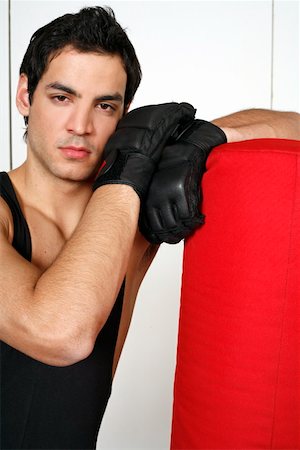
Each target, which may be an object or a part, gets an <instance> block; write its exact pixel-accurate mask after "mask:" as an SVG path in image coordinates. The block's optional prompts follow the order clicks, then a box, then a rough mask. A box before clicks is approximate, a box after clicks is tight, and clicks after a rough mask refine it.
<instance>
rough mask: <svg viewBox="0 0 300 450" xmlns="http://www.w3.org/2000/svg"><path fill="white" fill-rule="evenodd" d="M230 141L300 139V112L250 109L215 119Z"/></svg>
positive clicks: (214, 121) (215, 122)
mask: <svg viewBox="0 0 300 450" xmlns="http://www.w3.org/2000/svg"><path fill="white" fill-rule="evenodd" d="M213 123H214V124H215V125H217V126H219V127H220V128H222V130H223V131H224V132H225V134H226V136H227V140H228V142H237V141H243V140H248V139H259V138H282V139H296V140H298V139H300V114H298V113H295V112H279V111H271V110H267V109H249V110H245V111H240V112H236V113H233V114H230V115H228V116H224V117H220V118H218V119H216V120H213Z"/></svg>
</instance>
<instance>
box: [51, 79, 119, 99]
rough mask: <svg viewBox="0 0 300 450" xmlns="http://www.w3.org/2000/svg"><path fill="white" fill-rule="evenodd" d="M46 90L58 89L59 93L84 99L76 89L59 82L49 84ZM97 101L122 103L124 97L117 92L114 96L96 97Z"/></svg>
mask: <svg viewBox="0 0 300 450" xmlns="http://www.w3.org/2000/svg"><path fill="white" fill-rule="evenodd" d="M46 89H48V90H49V89H57V90H58V91H62V92H66V93H67V94H70V95H74V96H75V97H77V98H81V97H82V95H81V94H79V92H77V91H76V90H75V89H73V88H71V87H69V86H65V85H64V84H61V83H58V82H54V83H49V84H47V86H46ZM95 100H96V101H98V102H103V101H108V100H114V101H117V102H122V101H123V97H122V95H121V94H119V92H116V93H114V94H106V95H100V96H99V97H96V98H95Z"/></svg>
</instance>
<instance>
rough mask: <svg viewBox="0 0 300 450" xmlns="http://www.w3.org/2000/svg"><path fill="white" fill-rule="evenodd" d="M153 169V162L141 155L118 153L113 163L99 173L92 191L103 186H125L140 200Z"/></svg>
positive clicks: (145, 190)
mask: <svg viewBox="0 0 300 450" xmlns="http://www.w3.org/2000/svg"><path fill="white" fill-rule="evenodd" d="M155 167H156V164H155V162H154V161H153V160H152V159H151V158H149V157H147V156H145V155H143V154H141V153H122V152H119V153H118V155H117V157H116V159H115V160H114V162H113V163H112V164H111V165H110V166H109V167H106V166H104V168H103V170H101V171H100V173H99V175H98V177H97V179H96V181H95V182H94V185H93V190H96V189H97V188H98V187H100V186H103V185H105V184H127V185H129V186H132V187H133V188H134V190H135V191H136V192H137V194H138V195H139V197H140V198H141V199H142V198H143V197H144V195H145V194H146V192H147V189H148V185H149V183H150V180H151V178H152V175H153V172H154V170H155Z"/></svg>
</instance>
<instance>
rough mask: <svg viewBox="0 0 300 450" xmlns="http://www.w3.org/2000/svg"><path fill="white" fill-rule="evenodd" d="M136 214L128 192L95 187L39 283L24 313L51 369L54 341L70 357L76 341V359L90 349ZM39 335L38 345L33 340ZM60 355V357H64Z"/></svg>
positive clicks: (113, 293) (122, 267)
mask: <svg viewBox="0 0 300 450" xmlns="http://www.w3.org/2000/svg"><path fill="white" fill-rule="evenodd" d="M138 214H139V199H138V196H137V195H136V193H135V192H134V191H133V189H132V188H130V187H128V186H125V185H109V186H103V187H101V188H100V189H98V190H97V191H96V192H95V193H94V195H93V196H92V198H91V200H90V202H89V204H88V206H87V208H86V211H85V213H84V215H83V217H82V220H81V221H80V223H79V225H78V227H77V228H76V230H75V232H74V234H73V236H72V237H71V239H70V240H69V241H68V242H67V243H66V245H65V247H64V249H63V250H62V252H61V253H60V255H59V256H58V258H57V259H56V261H55V262H54V263H53V265H52V266H51V267H50V268H49V269H48V270H47V271H46V272H44V273H43V275H42V276H41V277H40V278H39V280H38V282H37V284H36V286H35V287H34V290H33V295H32V298H31V299H29V302H28V305H27V311H28V317H29V318H30V322H29V323H30V333H31V334H32V338H33V342H36V344H37V353H38V352H39V347H40V348H43V347H44V346H45V347H46V348H49V349H51V348H53V349H54V350H53V352H54V353H53V361H52V360H51V354H49V355H48V356H47V358H48V360H47V361H49V358H50V361H51V363H53V364H55V353H56V352H57V349H58V347H59V344H58V345H57V342H62V343H63V342H65V345H66V349H67V348H68V344H69V343H70V347H72V348H71V350H70V354H73V352H74V341H77V342H78V352H79V354H78V358H76V357H75V359H78V360H79V359H82V356H84V354H85V353H86V356H87V355H88V354H89V353H90V351H91V350H92V348H93V345H94V341H95V339H96V336H97V334H98V333H99V331H100V329H101V327H102V326H103V325H104V323H105V321H106V319H107V317H108V315H109V313H110V311H111V309H112V306H113V304H114V301H115V299H116V297H117V294H118V291H119V288H120V285H121V283H122V280H123V278H124V275H125V272H126V268H127V264H128V259H129V254H130V250H131V247H132V243H133V239H134V236H135V233H136V228H137V220H138ZM41 333H42V334H41ZM39 335H41V338H42V339H44V340H45V343H44V345H43V344H42V345H41V346H40V344H41V342H38V341H37V339H36V337H37V336H39ZM52 340H53V342H51V341H52ZM66 349H65V350H66ZM65 350H63V349H62V353H66V354H67V353H68V350H66V351H65ZM75 356H76V355H75ZM36 357H37V358H38V359H41V355H39V354H37V356H36ZM72 357H73V356H72Z"/></svg>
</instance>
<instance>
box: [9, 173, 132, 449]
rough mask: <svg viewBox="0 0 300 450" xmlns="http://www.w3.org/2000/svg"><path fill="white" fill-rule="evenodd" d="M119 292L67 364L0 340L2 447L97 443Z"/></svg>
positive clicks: (21, 230) (25, 241) (24, 251)
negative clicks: (85, 348) (89, 345)
mask: <svg viewBox="0 0 300 450" xmlns="http://www.w3.org/2000/svg"><path fill="white" fill-rule="evenodd" d="M0 188H1V189H0V195H1V197H3V198H4V200H5V201H6V203H7V204H8V206H9V208H10V210H11V213H12V216H13V222H14V238H13V246H14V248H15V249H16V250H17V251H18V252H19V253H20V254H21V255H22V256H23V257H24V258H26V259H27V260H28V261H30V260H31V238H30V233H29V229H28V226H27V223H26V220H25V218H24V216H23V214H22V211H21V208H20V205H19V203H18V200H17V197H16V194H15V192H14V188H13V185H12V183H11V181H10V179H9V176H8V175H7V173H5V172H1V173H0ZM16 282H17V280H16ZM123 294H124V283H123V286H122V288H121V290H120V293H119V295H118V298H117V300H116V303H115V305H114V308H113V310H112V312H111V314H110V316H109V318H108V320H107V322H106V324H105V326H104V327H103V328H102V330H101V332H100V333H99V335H98V338H97V340H96V343H95V347H94V350H93V352H92V354H91V355H90V356H89V357H88V358H86V359H85V360H83V361H80V362H78V363H76V364H73V365H71V366H68V367H55V366H49V365H47V364H43V363H41V362H39V361H37V360H35V359H32V358H30V357H28V356H26V355H25V354H23V353H21V352H19V351H18V350H16V349H14V348H12V347H10V346H9V345H7V344H5V343H4V342H1V341H0V355H1V428H0V432H1V449H14V450H16V449H48V450H50V449H51V450H56V449H64V450H69V449H80V450H84V449H94V448H95V447H96V440H97V435H98V431H99V427H100V423H101V420H102V417H103V414H104V411H105V408H106V405H107V401H108V399H109V396H110V392H111V380H112V362H113V355H114V350H115V345H116V339H117V334H118V329H119V323H120V316H121V310H122V303H123Z"/></svg>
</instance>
